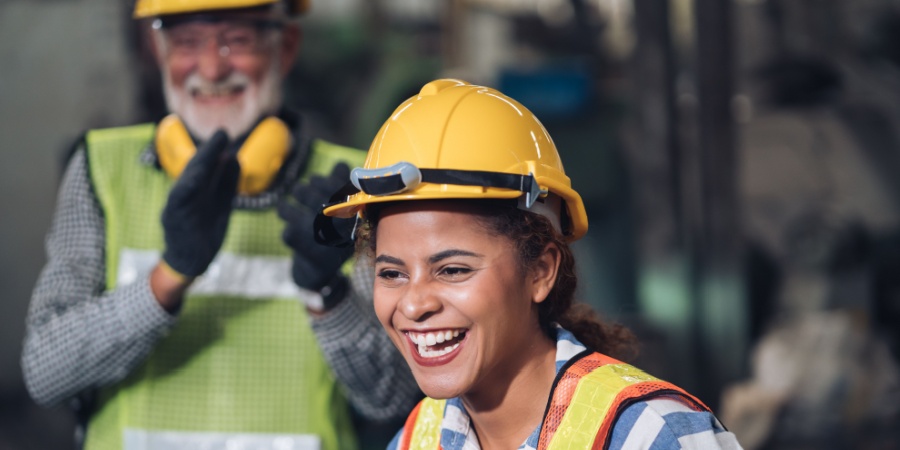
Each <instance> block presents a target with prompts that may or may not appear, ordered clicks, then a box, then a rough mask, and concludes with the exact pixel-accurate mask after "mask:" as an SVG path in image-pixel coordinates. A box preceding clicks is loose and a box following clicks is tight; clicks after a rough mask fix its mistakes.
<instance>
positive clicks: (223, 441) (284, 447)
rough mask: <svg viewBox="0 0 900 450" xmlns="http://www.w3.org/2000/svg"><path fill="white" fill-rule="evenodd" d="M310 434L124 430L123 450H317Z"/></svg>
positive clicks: (314, 438)
mask: <svg viewBox="0 0 900 450" xmlns="http://www.w3.org/2000/svg"><path fill="white" fill-rule="evenodd" d="M321 448H322V443H321V441H320V439H319V438H318V437H317V436H315V435H312V434H264V433H208V432H207V433H198V432H184V431H160V430H154V431H150V430H139V429H135V428H126V429H125V430H124V447H123V450H157V449H166V450H198V449H202V450H320V449H321Z"/></svg>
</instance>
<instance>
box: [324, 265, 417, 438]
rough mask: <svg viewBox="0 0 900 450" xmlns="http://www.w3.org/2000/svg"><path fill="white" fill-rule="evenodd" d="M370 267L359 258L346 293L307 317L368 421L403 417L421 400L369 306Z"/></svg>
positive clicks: (395, 349)
mask: <svg viewBox="0 0 900 450" xmlns="http://www.w3.org/2000/svg"><path fill="white" fill-rule="evenodd" d="M373 277H374V274H373V273H372V266H371V264H368V263H367V262H365V261H358V262H357V264H356V266H355V270H354V273H353V276H352V277H351V285H352V286H353V289H351V292H352V293H351V294H350V295H349V296H348V298H346V299H345V300H344V301H342V302H341V303H340V304H338V305H337V306H335V307H334V308H333V309H331V310H329V311H328V312H327V313H326V314H324V315H322V316H319V317H316V318H313V319H312V328H313V331H314V332H315V333H316V337H317V339H318V341H319V346H320V347H321V348H322V352H323V353H324V355H325V359H326V360H328V363H329V364H330V365H331V369H332V370H333V371H334V373H335V375H336V377H337V379H338V381H340V383H341V384H342V385H343V386H344V388H345V389H346V391H347V394H348V397H349V400H350V403H351V404H352V405H353V406H354V408H356V410H357V411H358V412H359V413H360V414H362V415H363V416H364V417H366V418H367V419H369V420H373V421H391V420H397V419H402V418H405V417H406V416H407V415H408V414H409V412H410V411H411V410H412V408H413V407H415V405H416V402H418V401H419V400H420V399H421V398H422V394H421V393H420V391H419V387H418V386H417V385H416V380H415V378H413V376H412V372H410V370H409V366H407V365H406V361H405V360H404V359H403V356H402V355H401V354H400V352H399V351H398V350H397V348H396V347H394V343H393V342H391V340H390V338H389V337H388V336H387V333H385V331H384V329H383V328H382V327H381V324H380V323H379V322H378V319H377V318H376V317H375V311H374V309H373V306H372V290H373V284H374V283H373Z"/></svg>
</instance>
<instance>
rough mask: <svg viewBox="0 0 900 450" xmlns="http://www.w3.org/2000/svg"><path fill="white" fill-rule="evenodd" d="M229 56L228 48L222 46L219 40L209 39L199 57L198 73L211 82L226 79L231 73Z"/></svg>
mask: <svg viewBox="0 0 900 450" xmlns="http://www.w3.org/2000/svg"><path fill="white" fill-rule="evenodd" d="M228 55H229V49H228V47H226V46H224V45H221V44H220V43H219V40H218V39H214V38H213V39H207V41H206V43H205V45H203V48H202V49H201V50H200V54H199V55H197V71H198V72H199V74H200V76H202V77H203V78H205V79H207V80H209V81H219V80H222V79H224V78H226V77H227V76H228V74H229V73H231V63H230V61H229V59H228Z"/></svg>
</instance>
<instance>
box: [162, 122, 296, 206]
mask: <svg viewBox="0 0 900 450" xmlns="http://www.w3.org/2000/svg"><path fill="white" fill-rule="evenodd" d="M290 148H291V131H290V129H288V127H287V125H285V123H284V122H282V121H281V120H280V119H278V118H277V117H267V118H265V119H264V120H263V121H262V122H260V123H259V125H257V126H256V128H254V129H253V131H252V132H251V133H250V135H249V136H247V139H246V140H245V141H244V144H243V145H242V146H241V149H240V150H238V153H237V159H238V163H239V164H240V165H241V178H240V181H239V182H238V192H239V193H241V194H245V195H255V194H258V193H260V192H262V191H264V190H265V189H266V188H267V187H269V185H270V184H271V183H272V180H274V179H275V176H276V175H277V174H278V170H279V169H280V168H281V165H282V164H284V160H285V158H287V155H288V152H289V150H290ZM156 153H157V155H158V157H159V165H160V166H162V168H163V170H165V171H166V173H167V174H169V176H170V177H172V178H178V176H179V175H181V172H182V171H184V167H185V166H187V163H188V161H190V160H191V158H193V157H194V154H195V153H197V148H196V146H195V145H194V141H193V140H192V139H191V136H190V134H189V133H188V131H187V128H185V126H184V124H183V123H182V122H181V119H179V118H178V116H176V115H174V114H170V115H168V116H166V117H165V118H164V119H163V120H162V121H161V122H160V123H159V125H158V126H157V129H156Z"/></svg>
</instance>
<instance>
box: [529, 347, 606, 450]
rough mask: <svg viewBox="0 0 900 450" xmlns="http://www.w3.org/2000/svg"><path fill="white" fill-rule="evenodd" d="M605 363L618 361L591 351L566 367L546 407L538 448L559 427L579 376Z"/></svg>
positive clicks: (543, 446)
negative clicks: (548, 405)
mask: <svg viewBox="0 0 900 450" xmlns="http://www.w3.org/2000/svg"><path fill="white" fill-rule="evenodd" d="M606 364H620V362H619V361H618V360H616V359H613V358H610V357H609V356H606V355H602V354H600V353H592V354H589V355H587V356H585V357H584V358H581V359H580V360H578V361H577V362H575V363H574V364H572V365H571V366H569V368H568V369H566V372H565V373H564V374H563V375H562V376H561V377H560V378H559V382H558V383H557V384H556V388H554V390H553V400H551V402H550V407H549V408H548V409H547V417H545V418H544V424H543V425H542V426H543V429H542V430H541V437H540V440H539V441H538V450H545V449H546V448H547V446H548V445H549V444H550V440H551V439H552V438H553V435H554V434H555V433H556V430H557V429H558V428H559V424H560V422H562V418H563V415H564V414H565V413H566V409H567V408H568V407H569V403H570V402H571V401H572V395H573V394H575V388H576V387H578V382H579V381H580V380H581V378H582V377H584V376H585V375H587V374H589V373H591V372H592V371H594V370H595V369H597V368H598V367H601V366H604V365H606Z"/></svg>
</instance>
